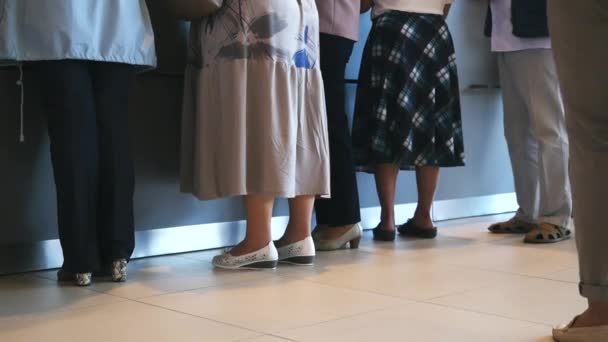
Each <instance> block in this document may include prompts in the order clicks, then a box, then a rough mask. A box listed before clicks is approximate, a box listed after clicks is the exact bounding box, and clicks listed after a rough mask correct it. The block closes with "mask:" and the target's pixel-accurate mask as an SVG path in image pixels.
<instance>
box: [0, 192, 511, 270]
mask: <svg viewBox="0 0 608 342" xmlns="http://www.w3.org/2000/svg"><path fill="white" fill-rule="evenodd" d="M415 209H416V204H415V203H408V204H400V205H398V206H397V207H396V210H395V211H396V218H395V219H396V220H397V222H405V221H407V219H408V218H410V217H412V215H413V214H414V211H415ZM516 210H517V202H516V200H515V194H511V193H509V194H498V195H490V196H480V197H470V198H461V199H454V200H445V201H437V202H435V203H434V205H433V218H434V219H435V220H436V221H446V220H452V219H459V218H467V217H475V216H484V215H494V214H502V213H507V212H514V211H516ZM361 217H362V222H361V224H362V225H363V227H364V228H365V229H372V228H374V227H375V226H376V225H377V224H378V222H379V217H380V207H372V208H363V209H362V210H361ZM287 222H288V217H285V216H283V217H275V218H273V220H272V228H273V238H278V237H280V235H281V234H282V233H283V230H284V229H285V226H286V225H287ZM244 233H245V221H234V222H223V223H209V224H201V225H194V226H183V227H172V228H163V229H153V230H145V231H138V232H136V236H135V238H136V245H137V247H136V249H135V252H134V254H133V258H144V257H150V256H158V255H167V254H177V253H186V252H192V251H199V250H206V249H215V248H222V247H226V246H232V245H234V244H236V243H238V242H239V241H240V239H241V238H242V237H243V235H244ZM62 261H63V257H62V254H61V246H60V244H59V240H46V241H40V242H36V243H33V244H27V245H26V244H24V245H15V246H7V247H2V249H1V250H0V275H3V274H12V273H21V272H30V271H38V270H44V269H51V268H58V267H61V264H62Z"/></svg>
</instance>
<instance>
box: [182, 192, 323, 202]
mask: <svg viewBox="0 0 608 342" xmlns="http://www.w3.org/2000/svg"><path fill="white" fill-rule="evenodd" d="M181 192H182V193H189V194H192V195H193V196H194V197H196V198H197V199H198V200H200V201H211V200H217V199H222V198H236V197H244V196H248V195H266V196H272V197H274V198H296V197H300V196H315V197H316V198H324V199H328V198H331V196H330V192H329V191H311V192H284V191H276V192H274V191H241V192H227V193H213V194H206V193H200V192H196V191H193V190H181Z"/></svg>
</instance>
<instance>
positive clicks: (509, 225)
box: [488, 217, 536, 234]
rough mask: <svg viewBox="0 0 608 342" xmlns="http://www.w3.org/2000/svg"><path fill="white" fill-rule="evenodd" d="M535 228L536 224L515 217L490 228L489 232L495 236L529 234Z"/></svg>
mask: <svg viewBox="0 0 608 342" xmlns="http://www.w3.org/2000/svg"><path fill="white" fill-rule="evenodd" d="M534 228H536V224H534V223H528V222H525V221H522V220H520V219H518V218H516V217H513V218H512V219H510V220H508V221H505V222H498V223H494V224H493V225H491V226H490V227H488V230H489V231H490V232H491V233H493V234H527V233H529V232H530V231H531V230H533V229H534Z"/></svg>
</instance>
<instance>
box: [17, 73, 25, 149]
mask: <svg viewBox="0 0 608 342" xmlns="http://www.w3.org/2000/svg"><path fill="white" fill-rule="evenodd" d="M17 86H18V87H19V88H21V106H20V124H21V126H20V131H19V142H25V133H24V129H23V120H24V109H23V108H24V105H25V87H24V84H23V65H21V64H19V80H18V81H17Z"/></svg>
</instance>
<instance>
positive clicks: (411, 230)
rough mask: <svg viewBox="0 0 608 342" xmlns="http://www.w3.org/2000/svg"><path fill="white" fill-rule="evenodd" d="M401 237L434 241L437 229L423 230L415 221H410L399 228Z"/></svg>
mask: <svg viewBox="0 0 608 342" xmlns="http://www.w3.org/2000/svg"><path fill="white" fill-rule="evenodd" d="M399 235H402V236H407V237H414V238H420V239H434V238H436V237H437V228H435V227H433V228H421V227H418V226H416V225H415V224H414V221H413V220H408V221H407V222H406V223H404V224H403V225H401V226H399Z"/></svg>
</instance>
